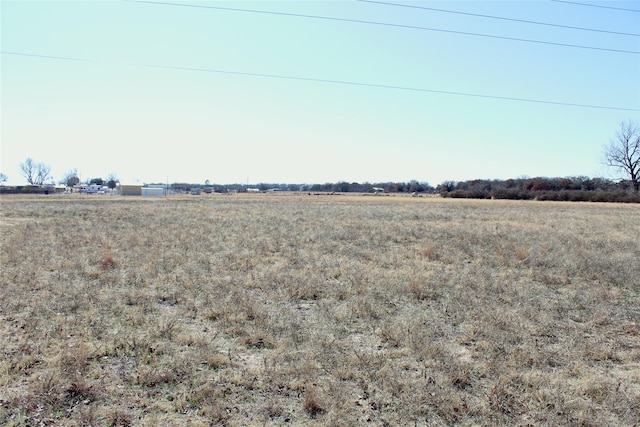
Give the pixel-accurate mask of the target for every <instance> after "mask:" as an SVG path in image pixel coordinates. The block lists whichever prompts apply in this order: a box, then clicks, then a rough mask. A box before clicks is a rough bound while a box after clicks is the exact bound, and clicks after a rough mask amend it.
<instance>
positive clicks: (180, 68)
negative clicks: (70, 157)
mask: <svg viewBox="0 0 640 427" xmlns="http://www.w3.org/2000/svg"><path fill="white" fill-rule="evenodd" d="M0 54H3V55H15V56H25V57H31V58H39V59H50V60H62V61H76V62H94V63H102V64H114V65H128V66H136V67H145V68H154V69H162V70H175V71H191V72H201V73H214V74H226V75H234V76H243V77H260V78H269V79H280V80H295V81H302V82H314V83H329V84H338V85H348V86H359V87H370V88H377V89H391V90H403V91H411V92H423V93H434V94H439V95H453V96H465V97H473V98H485V99H495V100H501V101H517V102H528V103H536V104H547V105H560V106H566V107H580V108H595V109H602V110H618V111H633V112H639V111H640V108H623V107H612V106H606V105H594V104H578V103H573V102H559V101H548V100H542V99H530V98H516V97H511V96H499V95H486V94H479V93H470V92H455V91H447V90H438V89H428V88H418V87H409V86H397V85H387V84H377V83H364V82H354V81H347V80H333V79H321V78H314V77H300V76H287V75H282V74H265V73H253V72H244V71H233V70H219V69H213V68H197V67H184V66H176V65H159V64H117V63H110V62H106V61H99V60H93V59H87V58H76V57H68V56H54V55H40V54H34V53H25V52H10V51H0Z"/></svg>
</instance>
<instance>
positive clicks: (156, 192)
mask: <svg viewBox="0 0 640 427" xmlns="http://www.w3.org/2000/svg"><path fill="white" fill-rule="evenodd" d="M165 193H166V190H165V189H164V188H162V187H142V188H141V195H142V196H155V197H162V196H164V195H165Z"/></svg>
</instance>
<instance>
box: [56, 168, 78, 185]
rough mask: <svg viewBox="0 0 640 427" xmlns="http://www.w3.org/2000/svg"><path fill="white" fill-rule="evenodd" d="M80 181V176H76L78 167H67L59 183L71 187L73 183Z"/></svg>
mask: <svg viewBox="0 0 640 427" xmlns="http://www.w3.org/2000/svg"><path fill="white" fill-rule="evenodd" d="M79 182H80V177H79V176H78V169H75V168H74V169H69V170H68V171H67V172H65V174H64V176H63V177H62V180H61V181H60V183H62V184H64V185H66V186H67V187H73V186H74V185H76V184H78V183H79Z"/></svg>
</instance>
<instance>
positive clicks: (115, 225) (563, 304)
mask: <svg viewBox="0 0 640 427" xmlns="http://www.w3.org/2000/svg"><path fill="white" fill-rule="evenodd" d="M1 202H2V203H1V204H0V243H1V245H2V247H1V249H2V250H1V255H0V267H1V268H0V286H1V291H2V292H0V342H2V346H1V347H2V348H1V349H0V352H1V357H0V373H1V375H0V424H2V425H9V426H20V425H28V426H30V425H69V426H71V425H107V426H128V425H131V426H134V425H135V426H155V425H189V424H190V425H196V426H197V425H200V426H205V425H228V426H239V425H305V424H306V425H327V426H329V425H330V426H352V425H377V426H380V425H584V426H587V425H594V426H595V425H611V426H613V425H615V426H633V425H637V423H638V414H640V362H639V361H640V312H639V311H638V307H639V306H640V242H638V236H639V235H640V210H639V209H638V208H637V206H635V205H628V204H606V205H605V204H570V203H562V202H549V203H536V202H530V201H502V200H493V201H485V200H452V199H440V198H426V197H425V198H417V197H414V198H412V197H402V196H389V197H362V196H341V197H330V196H326V197H325V196H301V195H285V194H278V195H274V194H271V195H267V194H256V195H234V196H230V195H208V196H207V197H197V198H196V197H169V198H163V199H153V198H148V199H147V198H137V197H131V198H87V197H82V196H80V195H78V196H77V197H75V196H72V197H62V196H58V197H56V196H48V197H46V196H35V195H34V196H2V199H1Z"/></svg>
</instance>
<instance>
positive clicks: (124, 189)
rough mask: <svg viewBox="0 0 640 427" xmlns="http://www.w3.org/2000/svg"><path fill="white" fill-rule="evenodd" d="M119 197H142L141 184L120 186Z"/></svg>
mask: <svg viewBox="0 0 640 427" xmlns="http://www.w3.org/2000/svg"><path fill="white" fill-rule="evenodd" d="M120 195H121V196H142V184H122V183H121V184H120Z"/></svg>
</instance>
